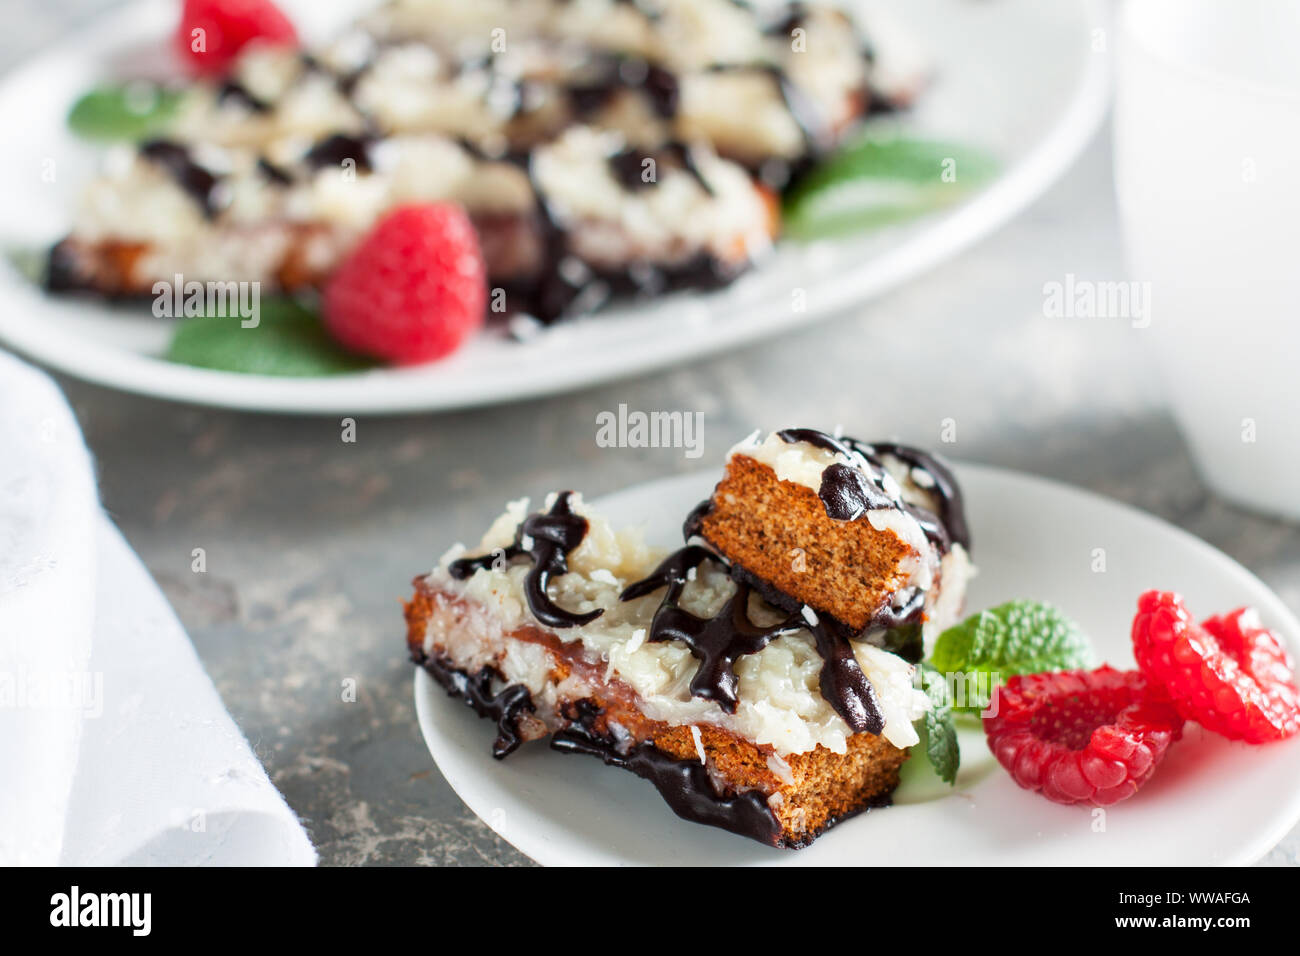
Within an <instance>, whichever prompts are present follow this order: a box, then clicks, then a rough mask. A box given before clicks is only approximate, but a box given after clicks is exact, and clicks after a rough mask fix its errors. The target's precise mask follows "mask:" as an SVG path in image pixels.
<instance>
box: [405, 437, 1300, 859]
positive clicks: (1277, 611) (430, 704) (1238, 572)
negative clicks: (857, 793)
mask: <svg viewBox="0 0 1300 956" xmlns="http://www.w3.org/2000/svg"><path fill="white" fill-rule="evenodd" d="M951 464H953V465H954V467H955V470H956V471H957V474H958V478H959V479H961V480H962V481H963V482H965V481H967V480H968V478H969V477H972V476H974V475H979V478H978V479H976V480H988V481H995V482H1009V483H1011V484H1017V483H1018V484H1021V485H1022V486H1024V487H1028V488H1032V489H1035V490H1037V491H1040V492H1046V493H1050V494H1053V495H1060V496H1061V497H1062V498H1064V499H1065V501H1066V503H1067V504H1068V502H1069V501H1071V500H1073V501H1076V502H1081V503H1082V502H1086V503H1088V504H1089V505H1093V506H1101V507H1104V508H1109V509H1113V510H1116V511H1118V512H1119V513H1121V514H1122V515H1123V517H1124V518H1125V519H1127V520H1129V521H1133V522H1135V523H1136V524H1137V525H1138V526H1139V527H1138V530H1140V531H1145V530H1148V529H1159V530H1160V532H1161V533H1162V534H1170V533H1171V532H1172V535H1171V537H1172V539H1173V540H1174V541H1176V542H1177V543H1178V545H1179V546H1180V547H1185V548H1188V549H1189V550H1191V551H1192V552H1194V553H1196V554H1197V555H1199V556H1201V557H1203V558H1207V559H1209V560H1211V561H1213V562H1214V563H1215V565H1216V566H1218V567H1219V568H1221V569H1223V570H1226V571H1228V572H1229V573H1230V574H1231V576H1232V578H1233V579H1234V580H1233V583H1234V586H1236V585H1238V584H1239V585H1240V586H1241V587H1242V588H1246V589H1249V590H1251V591H1257V592H1258V593H1259V595H1260V596H1261V597H1262V598H1263V600H1262V601H1261V602H1260V604H1264V603H1267V607H1260V606H1259V605H1256V607H1257V609H1258V610H1260V611H1261V612H1262V613H1264V614H1265V615H1266V619H1267V620H1269V621H1270V624H1271V627H1272V629H1273V630H1276V631H1278V632H1279V633H1280V635H1281V637H1282V639H1283V642H1284V643H1285V644H1286V645H1287V647H1288V649H1289V650H1291V652H1292V655H1293V657H1296V656H1300V617H1298V616H1297V614H1296V612H1294V611H1292V609H1291V608H1290V607H1289V606H1288V605H1287V604H1286V602H1285V601H1283V600H1282V598H1281V597H1280V596H1279V595H1278V594H1277V593H1276V592H1275V591H1274V590H1273V589H1272V588H1271V587H1269V586H1268V584H1267V583H1265V582H1264V581H1263V580H1262V579H1260V577H1259V576H1258V575H1256V574H1255V573H1254V572H1253V571H1251V570H1250V569H1249V568H1247V567H1246V566H1245V565H1243V564H1241V563H1240V562H1239V561H1237V560H1236V559H1235V558H1233V557H1232V556H1231V555H1229V554H1227V553H1225V552H1223V551H1221V550H1219V549H1218V548H1216V547H1215V546H1214V545H1212V544H1210V543H1209V542H1208V541H1205V540H1204V539H1202V538H1199V537H1197V536H1196V535H1194V534H1192V533H1191V532H1190V531H1187V530H1186V529H1184V528H1181V527H1179V526H1178V525H1175V524H1173V523H1172V522H1170V521H1166V520H1165V519H1163V518H1161V517H1159V516H1157V515H1154V514H1152V513H1150V512H1148V511H1145V510H1143V509H1142V508H1139V507H1137V506H1136V505H1133V504H1130V503H1128V502H1126V501H1121V500H1119V499H1116V498H1112V497H1110V496H1108V495H1105V494H1102V493H1100V492H1097V491H1093V490H1092V489H1089V488H1083V487H1080V486H1078V485H1072V484H1069V483H1067V482H1064V481H1060V480H1058V479H1055V478H1049V477H1047V476H1044V475H1039V474H1035V473H1033V472H1025V471H1018V470H1016V469H1012V468H1004V467H1001V466H997V465H988V464H982V463H978V462H965V461H961V460H956V461H951ZM708 476H715V477H716V471H715V470H712V469H710V470H698V471H692V472H686V473H684V474H678V475H669V476H666V477H662V478H657V479H652V480H650V481H646V482H642V483H639V484H636V485H631V486H628V487H626V488H622V489H618V490H616V491H613V492H610V493H608V494H604V495H601V496H599V497H597V498H593V499H592V500H591V502H590V504H591V505H592V506H593V507H595V508H597V509H600V508H602V507H605V506H606V503H607V502H609V501H611V500H616V499H617V498H618V497H619V496H621V495H624V494H632V493H637V494H645V493H649V492H653V490H656V489H659V488H661V487H662V488H668V487H670V486H673V485H677V484H681V485H688V484H690V483H691V482H698V481H707V479H708ZM414 671H415V673H414V679H413V692H414V698H415V701H414V702H415V710H416V717H417V723H418V724H419V727H420V735H421V737H422V738H423V740H424V743H425V747H426V749H427V750H428V751H429V755H430V756H431V757H432V758H433V762H434V766H435V767H437V769H438V772H439V773H440V774H441V775H442V777H443V779H444V780H445V781H446V782H447V785H448V786H450V787H451V789H452V790H453V792H455V794H456V796H457V797H458V798H459V799H460V801H461V802H462V803H463V804H464V805H465V807H466V808H467V809H468V810H469V811H470V812H471V813H473V814H474V815H475V817H477V818H478V819H479V820H480V821H482V822H483V823H484V824H485V825H486V826H488V827H489V828H490V829H491V830H492V831H493V832H494V833H496V834H497V835H498V836H499V837H501V839H503V840H505V841H506V842H507V843H509V844H510V845H511V846H512V847H514V848H515V849H516V850H518V851H519V852H520V853H522V854H523V855H524V856H526V857H528V858H529V859H530V860H532V861H533V862H535V863H539V864H541V865H543V866H549V865H566V864H565V861H563V860H556V859H553V858H551V859H548V858H547V857H546V854H545V852H544V851H545V850H546V841H545V840H544V839H539V840H537V841H530V840H528V839H522V840H521V839H520V833H519V832H518V830H516V829H511V830H509V831H508V832H507V830H506V828H505V827H504V826H500V827H499V826H498V825H497V824H496V823H495V822H494V820H493V819H491V817H490V816H489V817H485V816H483V815H482V814H480V813H479V812H478V810H476V809H475V808H474V806H473V805H471V804H470V802H469V801H468V800H467V799H466V798H465V796H464V795H463V794H462V792H461V788H462V786H464V781H463V780H455V779H453V778H452V777H450V776H448V774H447V773H446V772H445V771H444V770H443V766H442V763H441V761H440V760H439V754H438V751H437V749H436V748H435V743H434V740H435V739H436V738H435V736H434V735H433V734H432V733H431V731H430V728H431V727H432V725H433V721H434V715H433V708H434V706H436V705H435V703H434V701H435V700H436V699H437V694H436V693H435V691H437V690H439V689H440V688H438V685H437V684H435V683H434V680H433V678H432V677H431V676H430V675H429V674H428V673H427V672H425V670H424V669H423V668H421V667H416V668H414ZM484 755H485V758H486V749H485V750H484ZM521 799H522V798H521ZM1297 823H1300V790H1298V791H1296V792H1294V793H1290V794H1288V795H1286V796H1285V797H1284V799H1283V800H1282V801H1281V802H1280V804H1279V808H1278V812H1277V814H1276V815H1275V817H1274V819H1273V822H1272V824H1271V825H1270V826H1269V827H1268V828H1267V829H1263V830H1261V831H1260V833H1259V834H1258V835H1257V836H1256V837H1255V838H1254V839H1252V840H1250V841H1248V842H1245V843H1243V845H1241V846H1239V847H1236V848H1234V851H1233V852H1232V853H1229V854H1226V855H1225V856H1224V857H1223V858H1222V859H1220V860H1217V861H1214V862H1213V863H1212V864H1210V865H1216V866H1248V865H1251V864H1254V863H1257V862H1258V861H1259V860H1260V859H1262V858H1263V857H1264V856H1265V855H1266V854H1267V853H1268V852H1269V851H1270V850H1272V849H1273V848H1274V847H1275V846H1277V845H1278V843H1279V842H1281V840H1282V839H1283V838H1284V837H1285V836H1286V835H1287V834H1288V833H1289V832H1291V830H1292V829H1294V828H1295V826H1296V824H1297ZM521 843H524V844H526V846H521V845H520V844H521ZM783 859H784V858H783ZM632 862H635V861H632ZM763 862H765V863H768V864H774V865H781V864H782V859H776V858H774V859H772V860H767V861H763ZM990 865H1007V864H1004V863H999V862H998V861H996V860H994V861H991V863H990ZM1012 865H1014V864H1012ZM1061 865H1073V864H1061Z"/></svg>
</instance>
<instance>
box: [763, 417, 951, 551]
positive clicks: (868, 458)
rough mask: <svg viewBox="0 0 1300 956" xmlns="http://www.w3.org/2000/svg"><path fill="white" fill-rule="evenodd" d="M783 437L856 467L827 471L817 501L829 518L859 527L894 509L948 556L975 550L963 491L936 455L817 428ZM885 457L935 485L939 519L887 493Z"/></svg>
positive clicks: (791, 430) (788, 431) (838, 466)
mask: <svg viewBox="0 0 1300 956" xmlns="http://www.w3.org/2000/svg"><path fill="white" fill-rule="evenodd" d="M777 436H778V437H779V438H780V439H781V440H782V441H784V442H786V443H788V444H795V443H798V442H805V443H807V444H809V445H812V446H814V447H816V448H820V449H822V450H823V451H828V452H830V453H832V454H835V455H842V456H843V457H845V458H847V459H848V460H849V461H850V462H853V463H855V464H845V463H840V462H836V463H835V464H832V465H829V466H828V467H827V468H826V469H824V470H823V471H822V479H821V486H820V487H819V488H818V490H817V495H818V497H820V498H821V500H822V504H823V505H824V506H825V507H826V514H827V516H828V517H830V518H834V519H836V520H837V521H853V520H855V519H857V518H859V517H861V516H862V515H864V514H865V513H866V512H868V511H876V510H885V509H890V508H894V509H897V510H899V511H901V512H903V513H904V514H906V515H909V516H910V517H911V518H913V519H914V520H915V521H916V523H917V524H918V525H919V526H920V527H921V531H922V532H923V533H924V534H925V536H926V538H927V539H928V540H929V541H930V542H931V543H932V544H933V545H934V546H935V547H936V548H937V549H938V550H939V551H940V552H941V553H946V552H947V551H948V550H949V549H950V548H951V547H952V545H953V543H957V544H960V545H961V546H962V547H963V548H969V547H970V532H969V530H968V529H967V526H966V517H965V509H964V507H963V504H962V497H961V489H960V488H959V487H958V485H957V479H956V477H955V476H954V475H953V473H952V471H951V470H950V469H949V468H948V466H947V465H945V464H944V463H943V462H941V461H940V460H939V459H938V458H937V457H935V456H934V455H931V454H929V453H928V452H925V451H922V450H921V449H919V448H913V447H911V446H909V445H899V444H896V443H893V442H878V443H868V442H863V441H859V440H857V439H856V438H835V437H833V436H831V435H828V434H826V433H825V432H820V431H817V430H816V429H813V428H787V429H784V430H783V431H779V432H777ZM883 455H889V456H891V457H893V458H897V459H898V460H899V461H901V462H903V464H905V465H907V466H908V468H916V469H920V470H921V471H923V472H925V473H926V474H928V475H929V476H930V477H931V478H932V479H933V487H930V488H924V489H923V490H925V491H927V492H929V493H930V494H932V495H933V496H934V497H935V499H936V500H937V501H938V503H939V514H938V515H935V514H933V513H932V512H930V511H929V510H928V509H926V508H922V507H920V506H919V505H914V504H912V503H911V502H908V501H904V500H902V498H901V497H899V498H895V497H893V496H892V495H890V494H889V493H887V492H886V491H885V484H884V483H885V476H886V475H888V473H889V472H888V469H887V468H886V467H885V462H884V459H883V458H882V456H883ZM859 466H860V467H859Z"/></svg>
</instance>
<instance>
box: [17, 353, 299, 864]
mask: <svg viewBox="0 0 1300 956" xmlns="http://www.w3.org/2000/svg"><path fill="white" fill-rule="evenodd" d="M315 861H316V854H315V851H314V850H313V849H312V847H311V843H310V841H309V840H308V839H307V835H306V833H305V832H304V831H303V829H302V826H301V825H300V824H299V823H298V820H297V818H296V817H295V816H294V814H293V811H291V810H290V809H289V807H288V806H287V805H286V804H285V802H284V800H283V798H281V796H280V794H279V793H278V792H277V791H276V789H275V787H274V786H272V784H271V781H270V780H269V779H268V778H267V776H266V772H265V770H263V769H262V766H261V765H260V764H259V763H258V761H257V759H256V758H255V757H254V756H253V753H252V750H251V749H250V747H249V745H248V742H247V741H246V740H245V739H244V737H243V735H242V734H241V733H240V731H239V729H238V728H237V727H236V726H235V724H234V722H233V721H232V720H231V719H230V715H229V714H227V713H226V710H225V708H224V706H222V703H221V699H220V697H219V696H218V695H217V692H216V688H215V687H213V685H212V681H211V680H210V679H209V678H208V676H207V674H206V673H205V672H204V670H203V667H202V665H201V664H200V662H199V659H198V656H197V655H196V654H195V652H194V648H193V646H192V645H191V644H190V641H189V639H188V637H187V636H186V635H185V632H184V630H183V629H182V628H181V625H180V622H179V621H177V619H176V616H175V615H174V614H173V613H172V610H171V608H170V607H169V606H168V604H167V601H166V599H165V598H164V597H163V595H162V593H161V592H160V591H159V590H158V587H157V585H156V584H154V582H153V580H152V579H151V578H150V577H149V573H148V572H147V571H146V570H145V568H144V566H143V565H142V564H141V563H140V561H139V559H138V558H137V557H136V556H135V554H134V553H133V552H132V551H131V549H130V547H129V546H128V545H127V544H126V542H125V541H124V540H123V539H122V537H121V535H120V534H119V533H118V532H117V529H116V528H114V527H113V525H112V524H111V523H110V522H109V521H108V519H107V518H105V517H104V516H103V513H102V512H101V510H100V508H99V504H98V501H97V498H96V494H95V486H94V478H93V473H92V469H91V462H90V456H89V454H88V453H87V452H86V448H85V445H84V443H83V442H82V439H81V435H80V432H79V430H78V428H77V424H76V421H75V419H74V418H73V417H72V413H71V411H70V410H69V409H68V407H67V404H66V403H65V402H64V400H63V397H62V396H61V395H60V394H59V391H58V389H57V388H56V387H55V386H54V384H53V383H52V382H51V381H50V380H49V379H48V378H47V377H46V376H44V375H43V374H41V373H39V372H37V371H35V370H34V369H32V368H30V367H28V366H26V365H24V364H22V363H20V362H19V361H17V360H16V359H14V358H12V357H10V356H8V355H5V354H3V353H0V865H6V864H20V863H26V864H55V863H64V864H83V865H112V864H165V865H192V864H226V865H260V864H266V865H311V864H313V863H315Z"/></svg>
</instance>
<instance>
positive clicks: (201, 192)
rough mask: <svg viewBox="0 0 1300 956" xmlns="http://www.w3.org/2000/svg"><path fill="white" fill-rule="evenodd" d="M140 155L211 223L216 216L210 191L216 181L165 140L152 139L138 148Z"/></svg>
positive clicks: (180, 146) (184, 149) (211, 191)
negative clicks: (177, 187)
mask: <svg viewBox="0 0 1300 956" xmlns="http://www.w3.org/2000/svg"><path fill="white" fill-rule="evenodd" d="M140 155H141V156H143V157H144V158H145V159H147V160H149V161H150V162H151V163H153V164H155V165H156V166H158V167H159V168H160V169H162V170H163V171H164V172H166V173H167V175H168V176H170V177H171V179H172V181H173V182H174V183H176V185H177V186H179V187H180V188H181V189H182V190H184V191H185V192H186V193H187V194H188V195H190V196H191V197H192V198H193V199H194V201H195V202H197V203H198V204H199V206H200V207H201V208H202V209H203V215H204V216H206V217H207V218H209V219H211V218H212V217H213V216H215V215H216V213H217V208H216V202H215V200H214V198H213V190H214V189H215V188H216V185H217V177H216V176H215V175H214V174H213V173H211V172H209V171H208V170H206V169H204V168H203V167H202V166H200V165H199V164H198V163H196V162H194V160H193V159H192V158H191V157H190V151H189V150H188V149H186V148H185V147H184V146H182V145H180V144H179V143H174V142H172V141H171V140H169V139H153V140H150V141H149V142H147V143H144V144H142V145H141V146H140Z"/></svg>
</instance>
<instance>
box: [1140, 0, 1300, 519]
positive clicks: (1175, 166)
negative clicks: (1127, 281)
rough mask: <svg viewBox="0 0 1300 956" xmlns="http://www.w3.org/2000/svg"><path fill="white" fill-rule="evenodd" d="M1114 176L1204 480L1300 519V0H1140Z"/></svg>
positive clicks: (1171, 385)
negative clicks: (1147, 284)
mask: <svg viewBox="0 0 1300 956" xmlns="http://www.w3.org/2000/svg"><path fill="white" fill-rule="evenodd" d="M1120 24H1121V27H1120V37H1119V58H1118V63H1117V78H1116V79H1117V83H1116V102H1115V185H1116V192H1117V195H1118V198H1119V207H1120V216H1121V220H1122V223H1123V230H1124V243H1125V247H1126V252H1127V255H1128V260H1129V264H1130V267H1131V270H1132V277H1133V279H1134V280H1136V281H1139V282H1142V283H1150V285H1149V289H1150V296H1149V299H1150V302H1149V308H1150V326H1149V328H1147V329H1145V330H1144V332H1143V334H1147V335H1149V336H1150V344H1151V346H1152V348H1151V355H1152V356H1153V358H1154V362H1155V364H1156V365H1157V366H1158V367H1159V369H1160V371H1161V373H1162V377H1163V379H1164V381H1165V384H1166V387H1167V394H1168V395H1169V398H1170V401H1171V404H1172V407H1173V411H1174V415H1175V416H1176V418H1177V420H1178V422H1179V424H1180V426H1181V427H1182V430H1183V432H1184V434H1185V435H1186V437H1187V440H1188V442H1189V444H1190V446H1191V449H1192V454H1193V456H1194V457H1195V459H1196V462H1197V465H1198V466H1199V468H1200V470H1201V473H1202V475H1203V476H1204V478H1205V480H1206V482H1207V483H1208V484H1209V485H1210V487H1211V488H1213V489H1214V490H1215V491H1216V492H1218V493H1219V494H1221V495H1222V496H1223V497H1225V498H1227V499H1229V500H1231V501H1234V502H1237V503H1239V504H1243V505H1246V506H1248V507H1252V508H1256V509H1260V510H1265V511H1269V512H1274V513H1279V514H1284V515H1287V516H1290V517H1292V518H1300V0H1127V2H1126V3H1125V5H1124V8H1123V10H1122V12H1121V17H1120Z"/></svg>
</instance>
